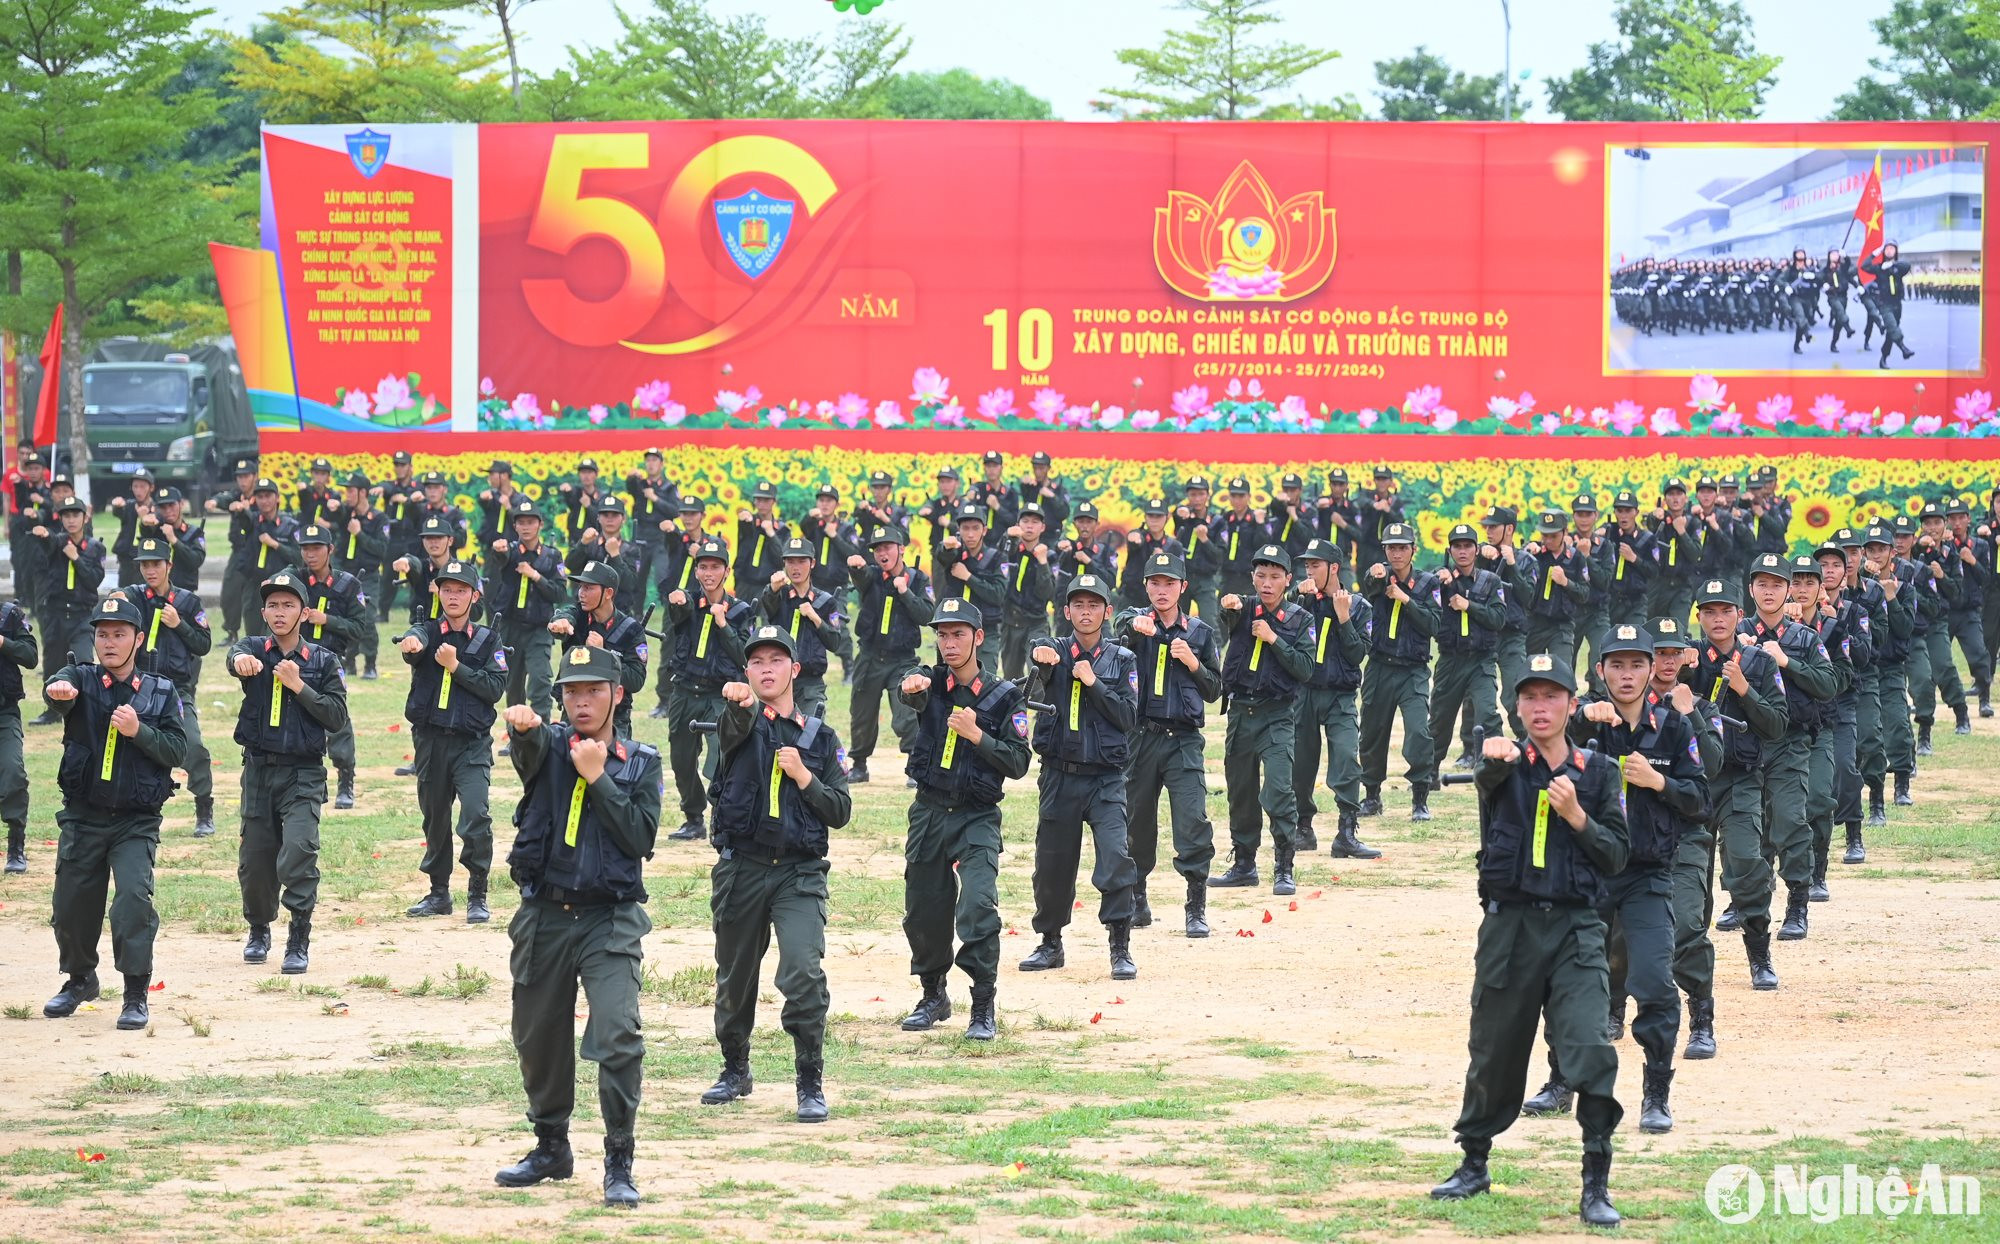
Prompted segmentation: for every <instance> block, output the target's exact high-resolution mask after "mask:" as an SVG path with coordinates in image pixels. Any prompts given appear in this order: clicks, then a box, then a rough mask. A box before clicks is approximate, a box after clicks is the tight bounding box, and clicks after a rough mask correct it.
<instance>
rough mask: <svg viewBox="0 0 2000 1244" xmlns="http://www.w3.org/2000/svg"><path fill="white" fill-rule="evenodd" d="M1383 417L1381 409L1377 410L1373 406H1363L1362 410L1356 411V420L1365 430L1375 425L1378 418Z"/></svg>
mask: <svg viewBox="0 0 2000 1244" xmlns="http://www.w3.org/2000/svg"><path fill="white" fill-rule="evenodd" d="M1381 417H1382V412H1381V411H1379V410H1376V409H1375V408H1373V407H1372V406H1363V407H1362V408H1361V409H1360V410H1358V411H1356V412H1355V414H1354V422H1355V423H1356V424H1357V425H1359V426H1360V427H1361V428H1362V430H1363V431H1366V430H1367V429H1369V428H1372V427H1374V426H1375V421H1376V420H1377V419H1380V418H1381Z"/></svg>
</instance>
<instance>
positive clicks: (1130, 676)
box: [1125, 665, 1139, 695]
mask: <svg viewBox="0 0 2000 1244" xmlns="http://www.w3.org/2000/svg"><path fill="white" fill-rule="evenodd" d="M1125 681H1126V683H1127V684H1129V685H1130V686H1131V688H1132V694H1134V695H1137V694H1139V667H1138V666H1136V665H1135V666H1133V667H1132V668H1131V669H1129V670H1127V671H1125Z"/></svg>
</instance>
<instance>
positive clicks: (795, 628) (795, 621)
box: [792, 609, 805, 639]
mask: <svg viewBox="0 0 2000 1244" xmlns="http://www.w3.org/2000/svg"><path fill="white" fill-rule="evenodd" d="M804 616H805V615H804V614H802V613H800V612H799V611H798V610H796V609H794V610H792V638H793V639H797V638H798V637H799V619H800V618H802V617H804Z"/></svg>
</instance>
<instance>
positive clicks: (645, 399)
mask: <svg viewBox="0 0 2000 1244" xmlns="http://www.w3.org/2000/svg"><path fill="white" fill-rule="evenodd" d="M673 392H674V387H673V386H672V385H670V384H668V383H667V382H666V381H664V380H654V381H652V382H650V383H647V384H642V385H640V386H639V387H638V388H637V389H634V390H633V391H632V409H633V410H654V411H658V410H665V409H666V408H667V403H668V402H670V401H672V400H673Z"/></svg>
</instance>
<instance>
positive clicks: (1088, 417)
mask: <svg viewBox="0 0 2000 1244" xmlns="http://www.w3.org/2000/svg"><path fill="white" fill-rule="evenodd" d="M1095 417H1096V416H1094V415H1092V414H1091V412H1090V407H1088V406H1071V407H1069V408H1068V409H1067V410H1065V411H1063V413H1062V425H1063V426H1064V427H1066V428H1087V427H1089V426H1090V424H1091V421H1092V420H1093V419H1094V418H1095Z"/></svg>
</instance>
